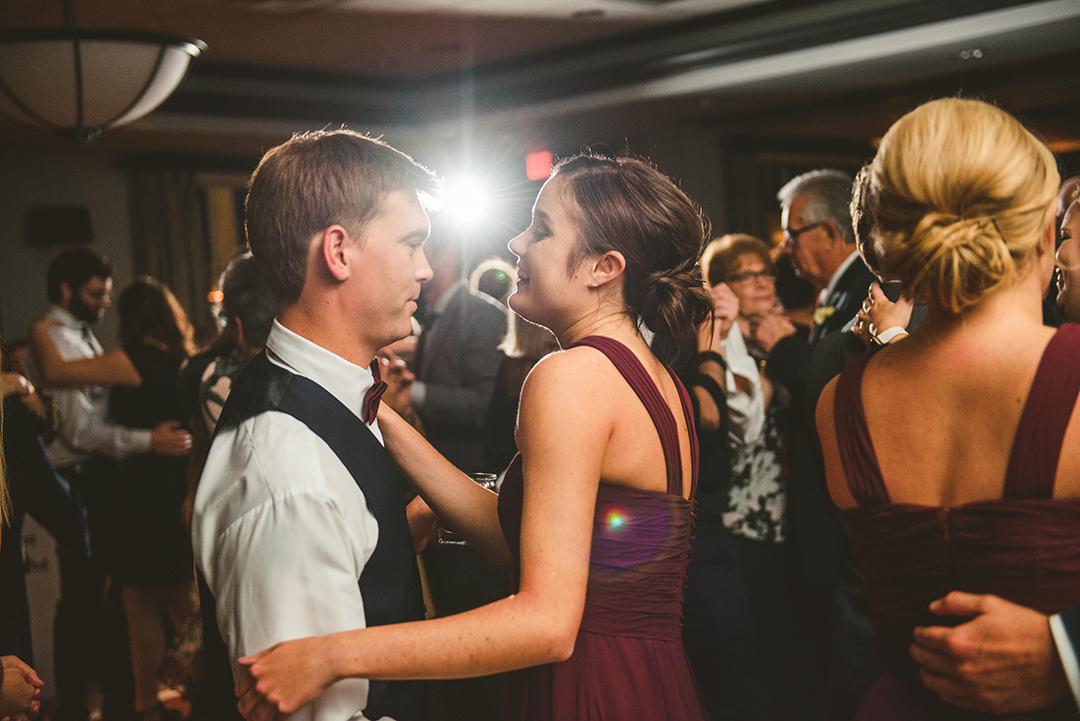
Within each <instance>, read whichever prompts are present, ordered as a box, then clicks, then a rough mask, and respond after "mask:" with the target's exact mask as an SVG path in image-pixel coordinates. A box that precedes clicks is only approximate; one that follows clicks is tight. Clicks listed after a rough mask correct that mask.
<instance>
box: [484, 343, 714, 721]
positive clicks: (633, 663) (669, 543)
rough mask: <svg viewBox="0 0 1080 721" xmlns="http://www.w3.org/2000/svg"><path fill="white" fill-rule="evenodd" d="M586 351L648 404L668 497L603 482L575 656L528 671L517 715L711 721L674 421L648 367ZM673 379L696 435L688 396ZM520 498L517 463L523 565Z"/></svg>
mask: <svg viewBox="0 0 1080 721" xmlns="http://www.w3.org/2000/svg"><path fill="white" fill-rule="evenodd" d="M578 345H588V346H591V347H593V348H596V349H598V350H600V351H601V352H603V353H604V354H605V355H606V356H608V358H609V359H611V361H612V363H613V364H614V365H615V366H616V368H618V370H619V371H620V372H621V373H622V375H623V377H624V378H625V379H626V380H627V382H628V383H629V384H630V386H631V387H632V388H633V389H634V391H635V392H636V393H637V395H638V397H639V398H640V399H641V400H642V403H643V404H644V405H645V408H646V409H647V410H648V412H649V415H650V417H651V418H652V419H653V422H654V423H655V425H656V428H657V432H658V433H659V435H660V440H661V445H662V446H663V449H664V459H665V462H666V464H667V490H666V492H665V493H659V492H653V491H644V490H639V489H635V488H628V487H625V486H614V485H608V484H605V483H601V484H600V487H599V490H598V492H597V497H596V509H595V512H594V515H593V534H592V548H591V551H590V557H589V578H588V587H587V590H586V595H585V610H584V614H583V616H582V620H581V627H580V630H579V632H578V638H577V642H576V644H575V647H574V653H573V655H572V656H571V657H570V658H569V659H568V660H566V661H564V662H562V663H555V664H546V665H543V666H535V667H532V668H528V669H524V670H523V671H522V672H520V673H519V674H518V675H517V678H516V679H515V680H514V683H513V685H512V693H511V702H510V714H509V717H510V718H521V719H530V720H532V719H537V720H539V719H560V720H562V719H567V720H569V721H574V720H575V719H578V720H581V719H631V718H650V719H661V718H662V719H673V720H674V719H704V718H705V712H704V711H703V709H702V706H701V701H700V697H699V695H698V692H697V687H696V685H695V683H694V680H693V675H692V674H691V672H690V667H689V664H688V663H687V661H686V654H685V652H684V650H683V646H682V640H681V629H682V624H681V617H682V602H683V586H684V584H685V581H686V568H687V564H688V562H689V558H690V547H691V542H692V538H693V516H694V508H693V501H692V500H687V499H685V498H683V497H682V464H681V457H680V453H679V437H678V430H677V427H676V424H675V419H674V418H673V417H672V415H671V412H670V410H669V409H668V407H667V404H666V403H665V402H664V400H663V397H662V396H661V395H660V392H659V391H658V390H657V389H656V386H655V385H654V384H653V382H652V380H651V379H650V378H649V376H648V374H647V372H646V371H645V369H644V367H642V366H641V364H640V362H639V361H638V360H637V358H636V357H635V356H634V355H633V353H631V352H630V351H629V350H628V349H627V348H626V347H625V346H623V345H622V344H620V343H617V342H616V341H613V340H611V339H609V338H604V337H600V336H592V337H589V338H586V339H584V340H582V341H581V342H580V343H578ZM671 377H672V379H673V380H674V381H675V383H676V385H677V387H678V388H679V392H680V396H681V398H682V405H683V412H684V414H685V418H686V422H687V424H688V425H689V427H690V428H691V429H692V428H693V425H692V424H693V417H692V415H691V411H690V401H689V397H688V396H687V394H686V391H685V389H684V388H683V387H682V385H681V384H680V383H679V381H678V380H677V379H675V376H674V375H673V374H672V376H671ZM691 442H692V456H693V467H694V475H695V478H694V482H695V483H696V475H697V447H696V442H695V439H694V434H693V432H692V431H691ZM522 498H523V476H522V459H521V456H520V455H518V456H517V457H516V458H514V460H513V462H512V463H511V464H510V467H509V468H508V469H507V472H506V476H505V478H504V480H503V485H502V488H501V490H500V493H499V519H500V522H501V524H502V527H503V533H504V534H505V536H506V539H507V542H508V543H509V544H510V547H511V549H512V550H513V552H514V555H515V557H517V556H518V555H519V539H520V529H521V509H522ZM692 498H693V493H692V492H691V499H692ZM552 532H553V533H557V532H558V529H554V528H553V529H552Z"/></svg>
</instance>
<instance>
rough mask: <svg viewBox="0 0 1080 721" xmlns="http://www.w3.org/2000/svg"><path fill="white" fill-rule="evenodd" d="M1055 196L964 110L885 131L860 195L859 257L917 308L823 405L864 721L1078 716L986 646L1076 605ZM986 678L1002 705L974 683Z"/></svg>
mask: <svg viewBox="0 0 1080 721" xmlns="http://www.w3.org/2000/svg"><path fill="white" fill-rule="evenodd" d="M1058 182H1059V178H1058V172H1057V169H1056V164H1055V161H1054V157H1053V155H1051V153H1050V151H1049V150H1047V148H1046V147H1045V146H1044V145H1043V144H1042V143H1040V142H1039V141H1038V140H1037V139H1036V138H1035V137H1034V136H1032V135H1031V133H1029V132H1028V131H1027V130H1025V129H1024V128H1023V126H1021V125H1020V123H1018V122H1017V121H1016V120H1015V119H1014V118H1013V117H1011V116H1010V115H1008V114H1007V113H1005V112H1003V111H1001V110H999V109H997V108H995V107H993V106H991V105H988V104H986V103H983V102H979V101H973V100H962V99H956V98H950V99H944V100H937V101H934V102H931V103H927V104H926V105H923V106H921V107H919V108H918V109H916V110H914V111H912V112H911V113H908V114H907V115H905V116H904V117H903V118H901V119H900V120H899V121H897V123H896V124H895V125H893V127H892V128H891V129H890V130H889V132H888V133H887V134H886V135H885V137H884V139H883V140H882V143H881V147H880V148H879V150H878V153H877V156H876V157H875V158H874V160H873V162H872V163H870V164H869V165H868V166H867V167H866V168H864V169H863V171H862V173H861V174H860V176H859V179H858V180H857V182H856V190H855V199H854V200H853V202H852V206H853V209H854V210H855V211H856V212H855V213H854V215H855V217H856V219H857V223H856V225H857V227H858V228H859V230H860V233H859V238H858V243H859V246H860V250H862V251H863V252H867V251H869V252H871V253H872V254H873V255H876V257H877V258H878V261H879V265H880V270H881V271H882V273H883V274H884V275H885V276H886V277H890V278H896V279H899V280H901V281H902V282H903V284H904V288H905V291H906V292H907V293H909V294H911V295H913V296H915V297H918V298H921V299H924V300H925V301H926V303H927V305H928V315H927V318H926V321H925V323H924V324H923V325H922V326H921V327H920V328H919V329H917V330H915V331H913V332H912V333H911V335H910V337H909V338H908V339H906V340H905V341H904V342H902V343H896V344H892V345H888V346H885V347H883V348H881V349H880V350H879V351H877V352H876V353H867V354H864V355H862V356H859V357H858V358H856V359H855V360H853V361H852V362H851V363H850V364H849V365H848V367H847V368H846V369H845V370H844V372H843V373H842V374H841V375H840V376H839V378H838V379H835V380H834V381H832V382H831V383H830V384H829V386H828V387H827V388H826V389H825V392H824V393H823V394H822V396H821V400H820V402H819V404H818V407H817V425H818V432H819V434H820V436H821V441H822V447H823V450H824V455H825V465H826V475H827V479H828V485H829V492H830V494H831V495H832V497H833V500H834V501H835V502H836V504H837V505H838V506H839V507H840V508H842V509H845V510H846V512H847V517H848V521H849V523H850V526H851V531H852V536H853V539H854V542H855V553H856V557H857V558H858V561H859V564H860V567H861V569H862V572H863V575H864V580H865V587H866V592H867V595H868V597H869V600H870V606H871V618H872V620H873V622H874V625H875V628H876V631H877V637H878V645H879V650H880V653H881V656H882V659H883V670H882V672H881V673H880V674H879V676H878V677H877V679H876V680H875V681H874V683H873V684H872V685H871V687H870V689H869V690H868V691H867V694H866V695H865V696H864V698H863V701H862V705H861V708H860V711H859V715H858V718H861V719H874V720H875V721H883V720H884V721H887V720H888V719H969V718H971V719H977V718H989V717H990V715H989V714H985V715H984V713H974V712H970V711H962V710H961V709H960V708H958V706H966V707H969V708H974V709H979V710H980V711H982V712H988V711H996V712H1006V713H1005V715H1002V716H999V715H995V716H993V718H996V719H1001V718H1011V719H1020V718H1023V719H1058V718H1077V709H1076V706H1075V705H1074V704H1073V701H1072V699H1069V698H1067V696H1068V685H1067V684H1066V683H1065V676H1064V674H1063V673H1061V668H1060V665H1058V666H1057V667H1056V669H1055V667H1054V661H1055V656H1054V652H1053V645H1052V644H1050V643H1048V642H1044V643H1043V644H1042V645H1041V647H1032V649H1031V653H1030V654H1028V655H1027V656H1026V657H1025V658H1024V659H1023V660H1022V662H1019V661H1017V658H1018V657H1016V656H1010V655H1009V649H1007V648H1006V645H1005V644H1004V643H1000V642H999V640H1000V639H999V638H998V637H997V636H994V635H993V633H990V635H987V634H988V633H989V630H993V629H996V630H994V633H997V632H998V631H1000V632H1001V633H1005V632H1015V631H1018V630H1022V629H1023V628H1024V627H1026V626H1030V627H1031V628H1032V630H1034V631H1040V630H1041V631H1042V632H1043V636H1042V638H1043V639H1044V640H1045V639H1049V637H1050V634H1049V630H1048V622H1047V616H1046V615H1044V614H1051V613H1057V612H1059V611H1061V610H1063V609H1065V608H1068V607H1070V606H1073V605H1075V604H1077V603H1080V423H1078V422H1075V420H1076V417H1077V416H1078V415H1080V412H1078V411H1077V410H1076V399H1077V393H1078V391H1080V363H1077V357H1078V356H1080V327H1078V326H1073V325H1066V326H1064V327H1062V328H1061V329H1060V330H1058V331H1056V332H1055V330H1054V329H1053V328H1048V327H1045V326H1043V324H1042V311H1041V301H1042V297H1043V291H1044V289H1045V288H1046V287H1047V284H1048V282H1049V280H1050V276H1051V274H1052V272H1053V269H1054V228H1053V223H1054V210H1055V196H1056V193H1057V188H1058ZM1006 611H1007V613H1005V612H1006ZM1002 614H1004V615H1002ZM1000 619H1006V620H1005V621H1004V622H1000ZM992 623H1000V625H999V626H998V627H992V628H990V629H989V630H988V627H989V625H990V624H992ZM951 626H956V628H950V627H951ZM913 642H914V643H913ZM1036 661H1038V663H1036ZM1007 662H1015V663H1016V665H1014V666H1008V664H1007ZM1025 663H1026V664H1030V665H1024V664H1025ZM965 664H966V665H965ZM1040 664H1041V665H1040ZM1036 666H1039V668H1040V669H1042V670H1043V671H1046V673H1042V674H1041V675H1040V674H1036V673H1034V672H1032V674H1031V676H1030V677H1029V676H1028V675H1027V674H1028V672H1029V671H1032V669H1034V668H1035V667H1036ZM987 669H990V670H991V671H993V672H994V673H997V674H998V680H999V681H1001V683H999V684H998V687H999V688H998V689H997V690H995V689H994V688H993V687H994V684H993V683H988V684H984V685H983V686H981V687H976V685H974V684H972V683H970V682H971V681H972V680H973V679H975V678H976V676H978V675H979V674H983V673H984V672H987V673H989V672H988V671H987ZM994 669H996V670H994ZM991 675H992V673H991ZM980 678H981V680H986V678H989V676H983V677H980ZM1010 685H1011V688H1012V690H1011V692H1010V693H1009V694H1004V693H998V691H1000V688H1003V687H1005V686H1010ZM1046 707H1048V708H1046ZM1040 708H1042V709H1043V710H1041V711H1039V709H1040ZM1028 712H1030V713H1028Z"/></svg>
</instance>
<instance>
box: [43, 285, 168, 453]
mask: <svg viewBox="0 0 1080 721" xmlns="http://www.w3.org/2000/svg"><path fill="white" fill-rule="evenodd" d="M45 318H46V319H47V320H51V321H56V322H58V323H59V324H60V325H57V326H53V327H51V328H49V331H48V332H49V338H50V339H51V340H52V342H53V345H54V346H56V350H57V351H59V353H60V356H61V357H62V358H63V359H64V360H78V359H80V358H93V357H94V356H96V355H100V354H101V344H100V343H98V341H97V338H95V337H94V334H93V333H92V332H91V331H90V327H89V326H88V325H87V324H86V322H85V321H81V320H79V319H77V318H76V317H75V316H73V315H72V314H71V313H69V312H68V311H66V310H64V309H63V308H61V307H60V306H58V305H54V306H52V307H51V308H49V312H48V314H47V315H46V316H45ZM28 366H29V367H30V369H31V371H32V370H33V369H34V368H35V366H34V361H33V360H31V362H30V363H29V364H28ZM35 376H36V377H35ZM39 378H40V375H39V374H35V373H31V380H33V381H35V382H37V380H38V379H39ZM52 394H53V399H54V400H55V401H56V406H57V409H58V410H59V411H60V419H61V421H60V435H59V436H58V437H57V438H56V440H54V441H53V442H52V443H50V444H49V447H48V452H49V460H51V461H52V463H53V465H54V466H56V467H57V468H63V467H64V466H70V465H71V464H73V463H79V462H81V461H87V460H91V459H93V458H95V457H100V456H102V455H105V456H111V457H112V458H124V457H126V456H130V455H133V454H135V453H147V452H149V450H150V433H151V432H150V431H149V430H146V429H144V428H128V427H127V426H121V425H117V424H116V423H110V422H108V421H107V420H106V418H107V416H108V414H109V389H108V388H102V387H100V386H82V387H81V388H57V389H54V390H53V391H52Z"/></svg>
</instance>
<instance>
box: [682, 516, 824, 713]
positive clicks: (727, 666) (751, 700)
mask: <svg viewBox="0 0 1080 721" xmlns="http://www.w3.org/2000/svg"><path fill="white" fill-rule="evenodd" d="M797 586H798V573H797V569H796V566H795V563H794V560H793V559H792V558H791V556H790V555H789V553H788V549H787V548H786V547H785V546H784V545H783V544H775V543H768V542H764V541H754V540H751V539H748V538H744V537H740V536H733V535H731V534H729V533H727V532H726V531H724V530H720V529H716V528H713V527H702V528H699V529H698V532H697V537H696V539H695V541H694V551H693V557H692V560H691V562H690V568H689V570H688V574H687V580H686V595H685V602H684V606H683V645H684V646H685V647H686V656H687V658H688V659H689V661H690V667H691V668H692V669H693V671H694V677H695V678H696V680H697V684H698V689H699V690H700V691H701V697H702V700H704V701H705V707H706V708H707V709H708V712H709V717H710V718H711V719H713V721H722V720H724V719H729V720H731V721H773V720H775V721H787V719H794V718H800V719H801V718H807V717H806V716H804V715H803V709H800V708H799V706H798V702H797V698H798V690H797V689H796V688H795V687H794V683H795V682H796V679H797V678H798V675H797V670H798V665H797V662H796V659H797V656H796V653H795V652H796V649H797V644H796V641H795V638H796V628H797V612H798V608H797V605H796V604H797V601H796V599H797V597H798V595H799V594H798V591H797Z"/></svg>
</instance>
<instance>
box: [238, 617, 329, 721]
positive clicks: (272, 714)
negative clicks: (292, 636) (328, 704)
mask: <svg viewBox="0 0 1080 721" xmlns="http://www.w3.org/2000/svg"><path fill="white" fill-rule="evenodd" d="M329 643H330V637H328V636H313V637H311V638H301V639H297V640H295V641H284V642H282V643H278V644H274V645H273V646H271V647H270V648H268V649H266V650H265V651H260V652H259V653H256V654H254V655H252V656H245V657H243V658H241V659H240V664H241V665H242V666H246V667H247V672H248V673H247V675H246V676H244V678H242V679H241V680H240V681H239V682H238V683H237V684H236V695H237V696H239V697H240V702H239V704H238V705H237V706H238V708H239V709H240V713H241V715H243V717H244V718H245V719H247V721H271V720H272V719H275V718H278V717H279V716H287V715H288V714H291V713H294V712H295V711H297V710H298V709H301V708H303V707H304V706H306V705H307V704H309V703H311V702H312V701H314V700H315V699H316V698H318V697H319V696H320V695H321V694H322V692H323V691H325V690H326V689H327V688H329V687H330V685H331V684H332V683H334V682H335V681H337V680H338V679H337V676H336V675H335V674H334V672H333V670H332V668H331V664H330V659H331V657H332V656H331V654H330V649H329V647H328V644H329Z"/></svg>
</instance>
